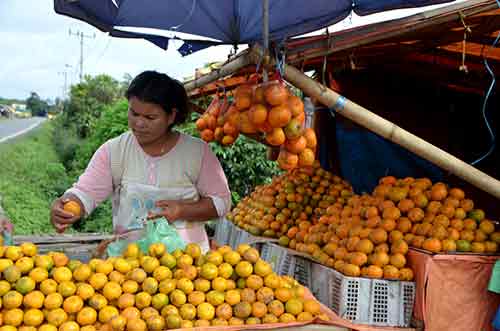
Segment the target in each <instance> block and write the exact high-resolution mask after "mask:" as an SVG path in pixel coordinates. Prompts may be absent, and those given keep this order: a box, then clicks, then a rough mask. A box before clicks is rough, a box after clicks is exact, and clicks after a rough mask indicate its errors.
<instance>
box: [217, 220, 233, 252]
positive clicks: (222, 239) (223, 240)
mask: <svg viewBox="0 0 500 331" xmlns="http://www.w3.org/2000/svg"><path fill="white" fill-rule="evenodd" d="M232 225H233V224H232V223H231V221H229V220H227V219H226V218H223V219H221V220H220V221H218V222H217V224H216V225H215V235H214V240H215V242H216V243H217V244H218V245H220V246H222V245H228V244H229V238H231V228H232Z"/></svg>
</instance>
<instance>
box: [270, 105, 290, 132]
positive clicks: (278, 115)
mask: <svg viewBox="0 0 500 331" xmlns="http://www.w3.org/2000/svg"><path fill="white" fill-rule="evenodd" d="M291 119H292V113H291V111H290V109H288V107H287V106H286V105H280V106H275V107H273V108H271V110H270V111H269V114H268V122H269V124H270V125H271V127H273V128H282V127H284V126H286V125H287V124H288V122H290V120H291Z"/></svg>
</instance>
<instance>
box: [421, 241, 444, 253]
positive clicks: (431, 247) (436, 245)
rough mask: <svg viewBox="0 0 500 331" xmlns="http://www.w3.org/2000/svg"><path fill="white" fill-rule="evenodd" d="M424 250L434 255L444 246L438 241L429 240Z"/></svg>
mask: <svg viewBox="0 0 500 331" xmlns="http://www.w3.org/2000/svg"><path fill="white" fill-rule="evenodd" d="M422 248H423V249H425V250H428V251H430V252H433V253H439V252H440V251H441V250H442V244H441V241H439V240H438V239H435V238H429V239H426V240H425V241H424V243H423V244H422Z"/></svg>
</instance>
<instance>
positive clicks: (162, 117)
mask: <svg viewBox="0 0 500 331" xmlns="http://www.w3.org/2000/svg"><path fill="white" fill-rule="evenodd" d="M128 104H129V106H128V126H129V128H130V129H131V130H132V132H133V133H134V136H135V137H136V139H137V141H138V142H139V143H140V144H147V143H151V142H153V141H155V140H157V139H158V138H160V137H161V136H163V135H165V133H166V132H167V131H168V130H169V127H170V125H171V124H172V123H173V122H174V119H175V111H172V113H170V114H167V113H166V112H165V111H164V110H163V108H162V107H160V106H159V105H157V104H155V103H149V102H143V101H141V100H139V99H137V98H136V97H131V98H130V99H129V100H128Z"/></svg>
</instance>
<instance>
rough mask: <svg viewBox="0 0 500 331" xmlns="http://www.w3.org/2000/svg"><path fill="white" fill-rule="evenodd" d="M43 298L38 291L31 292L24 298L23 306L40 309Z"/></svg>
mask: <svg viewBox="0 0 500 331" xmlns="http://www.w3.org/2000/svg"><path fill="white" fill-rule="evenodd" d="M44 299H45V296H44V295H43V293H42V292H40V291H33V292H30V293H28V294H26V295H25V296H24V299H23V304H24V306H25V307H26V308H36V309H39V308H42V306H43V301H44Z"/></svg>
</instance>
